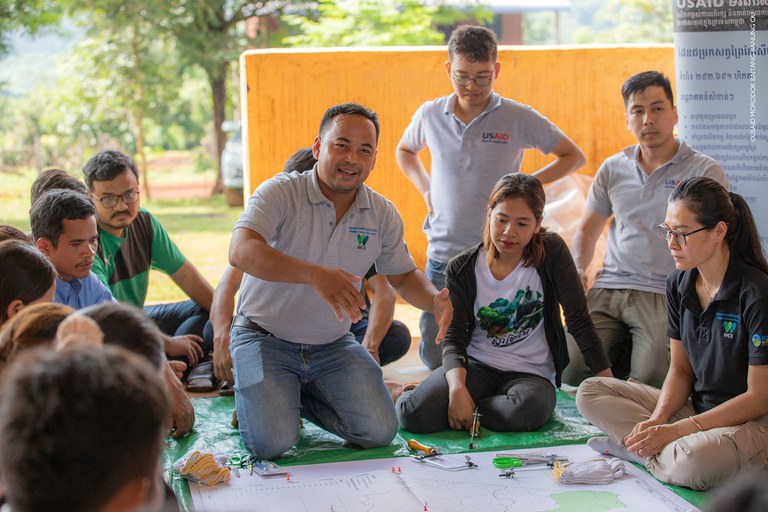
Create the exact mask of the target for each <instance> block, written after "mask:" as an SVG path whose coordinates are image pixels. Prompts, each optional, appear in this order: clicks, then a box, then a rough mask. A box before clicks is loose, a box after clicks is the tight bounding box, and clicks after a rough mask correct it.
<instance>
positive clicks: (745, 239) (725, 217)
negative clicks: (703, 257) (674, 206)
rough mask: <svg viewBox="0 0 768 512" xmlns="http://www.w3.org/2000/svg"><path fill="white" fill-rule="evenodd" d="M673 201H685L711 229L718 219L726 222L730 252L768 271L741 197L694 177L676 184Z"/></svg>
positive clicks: (671, 197)
mask: <svg viewBox="0 0 768 512" xmlns="http://www.w3.org/2000/svg"><path fill="white" fill-rule="evenodd" d="M675 201H682V202H683V203H685V206H686V207H687V208H688V209H689V210H691V212H693V215H694V216H695V217H696V222H698V223H699V224H701V225H702V226H705V227H707V228H710V229H711V228H713V227H715V226H716V225H717V223H718V222H720V221H723V222H725V224H726V225H727V226H728V232H727V234H726V235H725V241H726V243H727V244H728V248H729V249H730V250H731V252H734V253H735V252H738V254H739V255H740V256H741V257H742V259H744V261H746V262H747V263H749V264H750V265H752V266H754V267H757V268H759V269H760V270H762V271H763V272H765V273H766V274H768V262H766V260H765V254H764V253H763V248H762V246H761V245H760V235H759V233H758V232H757V225H756V224H755V218H754V217H753V216H752V211H751V210H750V209H749V205H748V204H747V202H746V201H745V200H744V198H743V197H741V196H740V195H739V194H736V193H734V192H728V191H727V190H726V189H725V187H723V186H722V185H720V184H719V183H718V182H716V181H715V180H713V179H711V178H705V177H703V176H697V177H695V178H688V179H687V180H684V181H682V182H680V183H679V184H678V185H677V187H675V189H674V190H673V191H672V194H671V195H670V196H669V201H668V202H670V203H673V202H675Z"/></svg>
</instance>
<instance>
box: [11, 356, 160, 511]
mask: <svg viewBox="0 0 768 512" xmlns="http://www.w3.org/2000/svg"><path fill="white" fill-rule="evenodd" d="M161 375H162V374H160V373H159V372H158V371H157V370H156V369H154V368H152V367H151V366H150V365H149V364H148V363H147V362H146V361H144V360H143V359H142V358H141V357H139V356H136V355H135V354H131V353H129V352H128V351H126V350H125V349H122V348H120V347H109V346H105V347H101V348H99V349H94V348H92V347H88V348H70V349H67V350H63V351H58V352H57V351H53V350H51V349H50V348H40V349H33V350H28V351H25V352H24V353H22V354H20V355H19V357H18V358H16V360H15V361H14V362H13V363H12V364H11V365H10V366H9V367H8V369H7V370H6V372H5V373H4V375H3V377H4V382H3V393H2V398H0V470H2V474H3V480H4V483H5V484H6V485H7V487H6V497H7V499H8V503H9V505H10V506H11V508H12V509H13V510H16V511H19V512H23V511H42V510H59V511H79V512H96V511H98V510H102V508H103V507H104V505H106V504H107V503H108V502H109V501H110V499H111V498H112V497H113V496H115V494H116V493H117V492H118V491H120V489H122V488H123V487H124V486H125V485H127V484H129V483H132V482H136V481H144V480H148V481H150V482H151V484H154V483H155V481H156V479H157V476H156V475H157V469H158V465H159V461H160V455H161V452H162V447H163V434H164V433H165V426H166V421H167V420H168V416H169V414H170V402H169V400H168V396H167V393H166V390H165V384H164V382H163V380H162V377H161ZM160 485H161V484H159V483H157V484H156V485H155V487H154V490H155V492H162V490H161V489H158V488H159V486H160ZM150 492H151V491H150Z"/></svg>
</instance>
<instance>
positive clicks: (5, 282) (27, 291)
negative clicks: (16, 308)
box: [0, 240, 56, 325]
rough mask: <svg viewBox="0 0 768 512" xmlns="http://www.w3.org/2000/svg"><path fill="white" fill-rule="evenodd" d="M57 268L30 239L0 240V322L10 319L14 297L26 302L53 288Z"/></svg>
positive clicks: (32, 300) (34, 299)
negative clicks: (26, 240) (10, 307)
mask: <svg viewBox="0 0 768 512" xmlns="http://www.w3.org/2000/svg"><path fill="white" fill-rule="evenodd" d="M55 282H56V269H55V268H53V263H51V262H50V261H49V260H48V258H46V257H45V256H43V253H41V252H40V251H39V250H38V249H37V247H35V246H34V245H32V243H31V242H25V241H22V240H6V241H4V242H0V325H2V324H3V323H4V322H5V321H6V320H8V306H9V305H10V304H11V302H13V301H14V300H17V299H18V300H20V301H21V303H22V304H24V305H26V304H29V303H30V302H34V301H36V300H37V299H39V298H40V297H42V296H43V295H45V292H47V291H48V290H50V289H51V286H53V284H54V283H55Z"/></svg>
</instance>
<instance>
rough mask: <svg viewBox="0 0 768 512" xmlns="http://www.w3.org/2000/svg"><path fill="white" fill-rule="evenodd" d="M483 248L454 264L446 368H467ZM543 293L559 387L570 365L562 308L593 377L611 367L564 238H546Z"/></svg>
mask: <svg viewBox="0 0 768 512" xmlns="http://www.w3.org/2000/svg"><path fill="white" fill-rule="evenodd" d="M481 248H482V245H478V246H476V247H473V248H470V249H467V250H466V251H464V252H462V253H460V254H459V255H457V256H456V257H455V258H453V259H452V260H451V261H450V262H448V268H447V270H446V282H447V286H448V291H449V292H450V297H451V303H452V304H453V320H452V321H451V325H450V326H449V327H448V333H447V334H446V336H445V339H444V340H443V366H444V367H445V370H446V371H448V370H451V369H453V368H459V367H464V368H466V366H467V346H468V345H469V342H470V340H471V338H472V331H473V330H474V328H475V322H476V319H475V314H474V304H475V298H476V297H477V282H476V280H475V261H476V260H477V255H478V254H479V252H480V249H481ZM536 271H537V272H538V273H539V277H540V278H541V284H542V287H543V289H544V335H545V336H546V338H547V344H549V351H550V353H551V354H552V359H553V361H554V364H555V375H556V377H555V382H556V385H557V387H560V383H561V375H562V373H563V369H565V367H566V366H568V362H569V361H570V360H569V358H568V345H567V344H566V341H565V331H564V330H563V324H562V321H561V320H560V318H561V317H560V306H562V307H563V312H564V313H565V322H566V324H567V325H568V331H569V332H570V333H571V334H572V335H573V337H574V339H575V340H576V343H577V344H578V345H579V348H580V349H581V353H582V354H583V355H584V360H585V362H586V363H587V365H588V366H589V367H590V369H591V370H592V371H593V372H594V373H598V372H601V371H603V370H605V369H606V368H610V366H611V363H610V362H609V361H608V357H607V356H606V354H605V350H604V349H603V344H602V343H601V342H600V338H599V337H598V335H597V332H596V331H595V326H594V324H593V323H592V319H591V318H590V316H589V311H588V310H587V300H586V298H585V296H584V288H583V287H582V285H581V279H580V278H579V274H578V273H577V272H576V266H575V265H574V263H573V258H572V257H571V253H570V251H569V250H568V247H567V246H566V245H565V242H564V241H563V239H562V238H560V235H558V234H556V233H545V234H544V259H543V260H542V262H541V264H540V265H539V266H538V267H536Z"/></svg>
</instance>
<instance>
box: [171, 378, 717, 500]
mask: <svg viewBox="0 0 768 512" xmlns="http://www.w3.org/2000/svg"><path fill="white" fill-rule="evenodd" d="M193 405H194V407H195V415H196V417H197V421H196V426H195V430H194V431H193V432H192V433H191V434H190V435H188V436H187V437H184V438H182V439H179V440H173V439H169V441H168V444H167V447H166V449H165V453H164V455H163V469H164V476H165V478H166V480H167V481H168V482H169V483H170V484H171V487H172V488H173V490H174V492H175V493H176V496H177V497H178V499H179V504H180V507H181V509H182V510H184V511H192V510H194V508H193V504H192V498H191V494H190V492H189V487H188V484H187V481H186V480H184V479H182V478H180V477H179V476H178V475H174V473H173V469H172V468H173V464H174V463H175V462H176V461H177V460H179V459H180V458H182V457H183V456H184V455H185V454H187V453H189V452H191V451H193V450H199V451H208V452H212V453H226V454H228V455H245V454H247V453H248V452H247V451H246V449H245V447H244V446H243V443H242V439H241V437H240V434H239V432H238V431H237V429H235V428H233V427H231V426H230V421H231V419H232V411H233V410H234V406H235V402H234V398H232V397H217V398H199V399H194V400H193ZM595 435H600V431H599V430H598V429H596V428H595V427H592V426H591V425H589V424H588V423H587V422H586V421H585V420H584V419H583V418H582V417H581V415H580V414H579V412H578V410H577V409H576V402H575V400H574V398H573V397H572V396H571V395H569V394H568V393H565V392H563V391H558V392H557V406H556V408H555V412H554V413H553V415H552V417H551V418H550V420H549V421H548V422H547V423H546V424H545V425H544V426H543V427H542V428H541V429H539V430H538V431H536V432H508V433H498V432H491V431H490V430H487V429H485V428H481V429H480V434H479V436H478V437H477V438H476V439H475V442H476V444H477V445H478V450H481V451H491V450H518V449H524V448H537V447H552V446H561V445H570V444H584V443H586V441H587V439H589V438H590V437H593V436H595ZM409 439H416V440H417V441H419V442H420V443H422V444H425V445H429V446H434V447H439V448H442V450H443V453H445V454H455V453H466V452H470V450H469V449H468V443H469V436H468V435H467V433H466V432H459V431H444V432H439V433H436V434H430V435H414V434H410V433H408V432H407V431H405V430H403V429H400V430H399V431H398V434H397V436H396V437H395V439H394V440H393V441H392V443H391V444H390V445H389V446H385V447H382V448H374V449H369V450H360V449H356V448H352V447H346V446H342V443H343V441H342V440H341V439H339V438H338V437H336V436H334V435H333V434H330V433H328V432H326V431H324V430H322V429H320V428H318V427H316V426H315V425H313V424H311V423H309V422H307V421H306V420H305V421H304V425H303V427H302V429H301V439H300V441H299V443H298V444H297V445H296V446H295V447H294V448H292V449H291V450H290V451H288V452H287V453H286V454H285V455H284V456H283V457H282V458H281V459H279V460H278V461H276V462H278V463H279V464H280V465H281V466H296V465H300V464H320V463H328V462H345V461H353V460H362V459H384V458H390V457H404V458H405V457H408V456H409V455H413V454H414V452H413V451H411V450H410V449H409V448H408V446H407V443H408V440H409ZM404 460H406V459H404ZM667 487H668V488H670V489H672V490H673V491H674V492H675V493H677V494H678V495H679V496H681V497H683V498H684V499H686V500H687V501H688V502H690V503H692V504H694V505H696V506H697V507H701V506H702V505H703V504H704V503H705V502H706V500H707V493H704V492H696V491H692V490H690V489H685V488H682V487H675V486H671V485H667Z"/></svg>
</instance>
